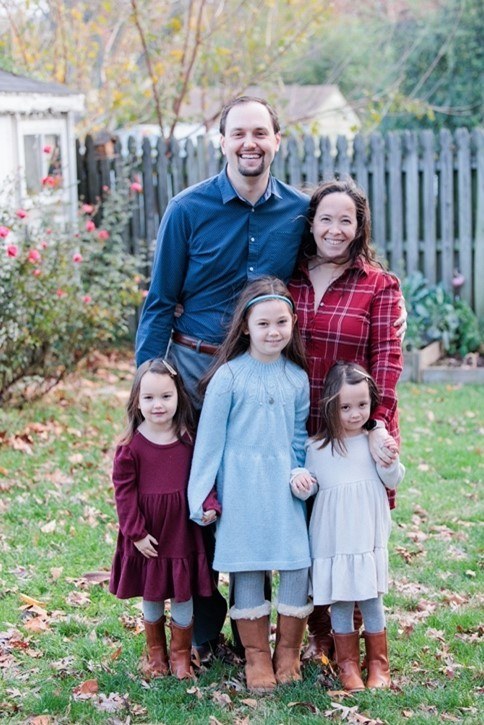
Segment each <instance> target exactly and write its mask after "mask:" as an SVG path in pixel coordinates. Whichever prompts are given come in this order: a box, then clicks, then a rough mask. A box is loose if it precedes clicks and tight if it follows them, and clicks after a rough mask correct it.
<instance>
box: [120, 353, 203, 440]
mask: <svg viewBox="0 0 484 725" xmlns="http://www.w3.org/2000/svg"><path fill="white" fill-rule="evenodd" d="M147 372H150V373H155V374H156V375H169V376H170V378H171V379H172V380H173V382H174V383H175V388H176V392H177V394H178V404H177V408H176V412H175V415H174V416H173V428H174V432H175V435H176V437H177V438H178V440H180V441H183V435H184V434H185V433H186V434H187V435H188V437H189V438H190V440H191V439H192V438H193V435H194V433H195V415H194V412H193V406H192V403H191V400H190V398H189V397H188V393H187V391H186V390H185V386H184V385H183V381H182V379H181V377H180V375H179V374H178V372H177V370H176V369H175V368H174V367H173V365H172V364H171V363H170V364H169V365H168V364H167V363H165V362H164V360H162V359H161V358H155V359H153V360H147V361H146V362H144V363H143V364H142V365H140V366H139V368H138V369H137V371H136V373H135V376H134V380H133V385H132V387H131V392H130V394H129V399H128V403H127V405H126V413H127V418H128V422H127V425H126V428H125V430H124V432H123V434H122V435H121V438H120V440H119V442H118V445H126V444H127V443H129V442H130V441H131V440H132V438H133V436H134V434H135V432H136V429H137V428H138V427H139V425H140V424H141V423H142V422H143V420H144V417H143V416H142V414H141V411H140V409H139V393H140V388H141V380H142V378H143V376H144V375H145V374H146V373H147Z"/></svg>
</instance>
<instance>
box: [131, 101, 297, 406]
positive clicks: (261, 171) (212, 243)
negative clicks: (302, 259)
mask: <svg viewBox="0 0 484 725" xmlns="http://www.w3.org/2000/svg"><path fill="white" fill-rule="evenodd" d="M220 133H221V148H222V152H223V154H224V155H225V157H226V160H227V165H226V168H225V169H224V170H223V171H222V172H221V173H220V174H218V175H217V176H214V177H212V178H211V179H208V180H206V181H202V182H201V183H199V184H196V185H195V186H192V187H190V188H189V189H186V190H185V191H182V192H181V193H180V194H178V195H177V196H176V197H175V198H173V199H172V200H171V201H170V203H169V205H168V208H167V210H166V212H165V215H164V216H163V219H162V222H161V225H160V230H159V233H158V240H157V248H156V253H155V258H154V262H153V270H152V280H151V286H150V290H149V292H148V296H147V298H146V301H145V305H144V308H143V312H142V315H141V320H140V323H139V328H138V334H137V340H136V362H137V364H138V365H140V364H141V363H142V362H144V360H147V359H149V358H152V357H157V356H160V355H162V356H163V355H165V354H166V351H167V348H168V343H169V341H170V335H171V332H172V328H173V337H172V345H171V350H170V354H171V356H172V358H173V359H174V361H175V362H176V363H177V365H178V366H179V368H180V371H181V373H182V375H183V379H184V381H185V383H186V385H187V387H188V389H189V391H190V393H191V394H192V396H193V397H194V400H195V401H196V403H197V405H198V407H200V405H201V401H200V400H199V398H198V396H197V393H196V387H197V384H198V381H199V379H200V376H201V375H202V374H203V372H205V370H206V369H207V367H208V366H209V364H210V362H211V356H212V355H213V354H214V353H215V351H216V346H217V345H218V344H219V343H220V342H221V341H222V340H223V338H224V332H225V325H226V323H228V322H229V320H230V316H231V313H232V309H233V306H234V302H235V300H236V299H237V296H238V294H239V292H240V291H241V289H242V288H243V287H244V285H245V284H246V283H247V281H248V280H250V279H254V278H255V277H260V276H261V275H264V274H274V275H276V276H277V277H281V278H282V279H284V280H286V281H287V280H288V279H289V277H290V275H291V273H292V271H293V268H294V266H295V262H296V257H297V253H298V249H299V244H300V241H301V236H302V233H303V229H304V225H305V215H306V211H307V207H308V197H307V196H306V195H305V194H303V193H301V192H299V191H296V190H295V189H293V188H291V187H289V186H288V185H287V184H283V183H282V182H281V181H278V180H277V179H275V178H274V177H273V176H271V174H270V165H271V163H272V161H273V159H274V156H275V154H276V152H277V150H278V149H279V145H280V142H281V135H280V127H279V122H278V119H277V116H276V114H275V112H274V111H273V109H272V108H271V107H270V106H269V105H268V104H267V103H266V102H265V101H263V100H261V99H258V98H253V97H248V96H242V97H240V98H237V99H235V100H234V101H232V102H231V103H229V104H228V105H227V106H226V107H225V108H224V110H223V112H222V116H221V119H220ZM178 303H180V304H181V305H182V306H183V314H182V315H181V316H180V317H178V318H176V317H174V313H175V309H176V305H177V304H178Z"/></svg>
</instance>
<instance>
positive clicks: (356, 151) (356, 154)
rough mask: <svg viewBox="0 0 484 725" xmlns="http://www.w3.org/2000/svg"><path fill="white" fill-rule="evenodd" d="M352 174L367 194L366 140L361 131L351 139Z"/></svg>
mask: <svg viewBox="0 0 484 725" xmlns="http://www.w3.org/2000/svg"><path fill="white" fill-rule="evenodd" d="M353 175H354V177H355V179H356V183H357V184H358V186H361V188H362V189H364V190H365V191H366V193H367V194H368V193H369V188H368V156H367V153H366V141H365V139H364V137H363V136H362V134H361V133H358V134H357V135H356V136H355V138H354V139H353Z"/></svg>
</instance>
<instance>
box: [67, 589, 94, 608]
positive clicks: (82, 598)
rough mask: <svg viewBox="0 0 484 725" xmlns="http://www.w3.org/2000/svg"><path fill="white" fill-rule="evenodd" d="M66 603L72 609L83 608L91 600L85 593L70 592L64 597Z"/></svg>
mask: <svg viewBox="0 0 484 725" xmlns="http://www.w3.org/2000/svg"><path fill="white" fill-rule="evenodd" d="M66 602H67V604H70V605H71V606H72V607H85V606H86V605H87V604H90V602H91V598H90V596H89V594H86V593H85V592H70V594H68V595H67V597H66Z"/></svg>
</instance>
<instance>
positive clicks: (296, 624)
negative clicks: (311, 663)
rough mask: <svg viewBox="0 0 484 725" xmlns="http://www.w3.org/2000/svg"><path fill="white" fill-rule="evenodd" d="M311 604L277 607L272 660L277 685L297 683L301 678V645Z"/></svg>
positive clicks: (281, 605)
mask: <svg viewBox="0 0 484 725" xmlns="http://www.w3.org/2000/svg"><path fill="white" fill-rule="evenodd" d="M312 609H313V605H312V603H309V604H307V605H306V606H305V607H289V606H287V605H284V604H279V605H278V607H277V611H278V615H277V631H276V647H275V650H274V656H273V659H272V662H273V665H274V674H275V676H276V681H277V683H278V684H279V685H286V684H288V683H290V682H298V681H300V680H301V679H302V677H301V643H302V640H303V637H304V630H305V629H306V623H307V619H308V615H309V614H310V613H311V611H312Z"/></svg>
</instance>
